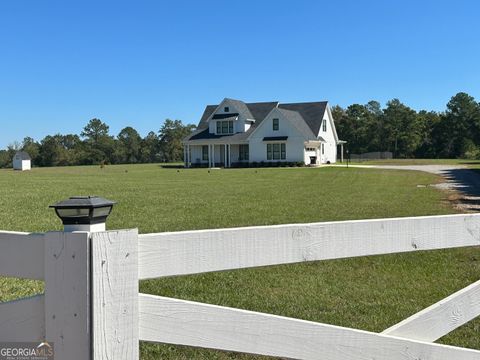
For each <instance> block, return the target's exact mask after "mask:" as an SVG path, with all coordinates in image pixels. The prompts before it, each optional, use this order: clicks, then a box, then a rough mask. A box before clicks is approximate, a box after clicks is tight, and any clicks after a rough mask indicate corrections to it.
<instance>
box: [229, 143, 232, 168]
mask: <svg viewBox="0 0 480 360" xmlns="http://www.w3.org/2000/svg"><path fill="white" fill-rule="evenodd" d="M228 167H232V144H228Z"/></svg>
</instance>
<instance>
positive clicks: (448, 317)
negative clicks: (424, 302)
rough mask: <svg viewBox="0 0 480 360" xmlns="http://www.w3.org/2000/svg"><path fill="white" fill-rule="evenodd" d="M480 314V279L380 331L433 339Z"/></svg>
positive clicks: (387, 333)
mask: <svg viewBox="0 0 480 360" xmlns="http://www.w3.org/2000/svg"><path fill="white" fill-rule="evenodd" d="M479 315H480V281H477V282H475V283H473V284H472V285H470V286H467V287H466V288H464V289H462V290H460V291H458V292H456V293H455V294H452V295H450V296H449V297H447V298H445V299H443V300H441V301H439V302H438V303H436V304H434V305H432V306H429V307H428V308H426V309H424V310H422V311H420V312H418V313H416V314H414V315H412V316H410V317H409V318H407V319H405V320H403V321H401V322H399V323H398V324H396V325H394V326H392V327H390V328H388V329H387V330H385V331H384V332H383V334H386V335H391V336H397V337H402V338H407V339H415V340H421V341H429V342H431V341H435V340H437V339H440V338H441V337H442V336H444V335H447V334H448V333H449V332H451V331H453V330H455V329H456V328H458V327H460V326H462V325H463V324H465V323H467V322H469V321H470V320H473V319H474V318H476V317H477V316H479Z"/></svg>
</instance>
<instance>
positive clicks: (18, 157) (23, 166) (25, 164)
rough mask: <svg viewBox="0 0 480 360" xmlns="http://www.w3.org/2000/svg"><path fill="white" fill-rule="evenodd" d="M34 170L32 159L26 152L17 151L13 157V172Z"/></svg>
mask: <svg viewBox="0 0 480 360" xmlns="http://www.w3.org/2000/svg"><path fill="white" fill-rule="evenodd" d="M31 168H32V158H31V157H30V155H28V153H26V152H25V151H17V153H16V154H15V156H14V157H13V170H21V171H24V170H30V169H31Z"/></svg>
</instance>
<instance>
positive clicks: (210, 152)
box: [207, 144, 212, 167]
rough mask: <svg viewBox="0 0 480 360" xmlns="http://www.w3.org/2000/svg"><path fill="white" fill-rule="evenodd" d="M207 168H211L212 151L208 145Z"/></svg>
mask: <svg viewBox="0 0 480 360" xmlns="http://www.w3.org/2000/svg"><path fill="white" fill-rule="evenodd" d="M207 146H208V167H212V166H211V164H212V151H211V145H210V144H208V145H207Z"/></svg>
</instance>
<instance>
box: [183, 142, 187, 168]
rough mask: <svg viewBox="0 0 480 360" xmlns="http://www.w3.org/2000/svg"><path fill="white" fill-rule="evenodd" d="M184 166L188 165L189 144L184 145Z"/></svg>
mask: <svg viewBox="0 0 480 360" xmlns="http://www.w3.org/2000/svg"><path fill="white" fill-rule="evenodd" d="M183 167H184V168H186V167H187V145H183Z"/></svg>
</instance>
